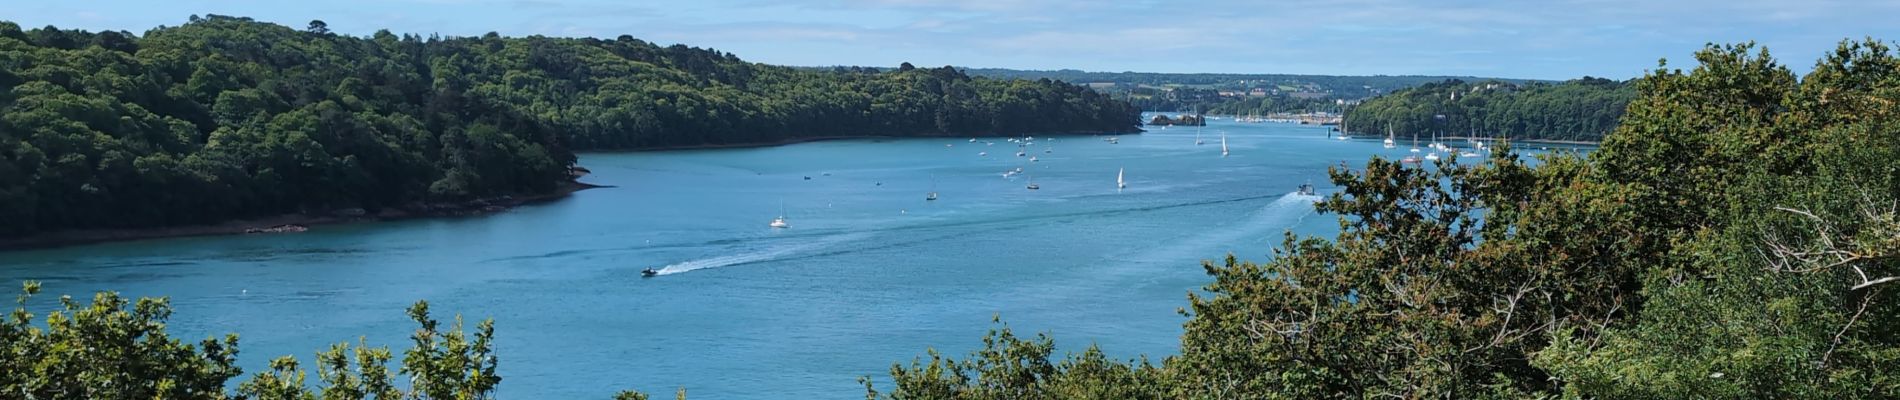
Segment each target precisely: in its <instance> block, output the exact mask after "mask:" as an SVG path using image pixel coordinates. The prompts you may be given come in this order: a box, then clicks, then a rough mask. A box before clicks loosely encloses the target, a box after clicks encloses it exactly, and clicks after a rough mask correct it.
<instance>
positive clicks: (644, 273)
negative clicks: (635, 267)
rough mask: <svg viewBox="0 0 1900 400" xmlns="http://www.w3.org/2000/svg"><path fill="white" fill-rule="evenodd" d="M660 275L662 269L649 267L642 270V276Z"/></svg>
mask: <svg viewBox="0 0 1900 400" xmlns="http://www.w3.org/2000/svg"><path fill="white" fill-rule="evenodd" d="M659 275H660V271H659V270H656V269H652V268H647V269H644V270H641V271H640V277H642V278H652V277H655V276H659Z"/></svg>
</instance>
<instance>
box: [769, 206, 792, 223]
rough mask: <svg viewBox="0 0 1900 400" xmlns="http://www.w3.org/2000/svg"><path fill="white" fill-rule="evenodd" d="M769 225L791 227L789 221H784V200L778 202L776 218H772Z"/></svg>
mask: <svg viewBox="0 0 1900 400" xmlns="http://www.w3.org/2000/svg"><path fill="white" fill-rule="evenodd" d="M770 225H771V226H772V227H773V228H780V229H783V228H790V227H792V224H791V223H790V222H785V202H783V201H780V202H778V218H773V219H772V223H771V224H770Z"/></svg>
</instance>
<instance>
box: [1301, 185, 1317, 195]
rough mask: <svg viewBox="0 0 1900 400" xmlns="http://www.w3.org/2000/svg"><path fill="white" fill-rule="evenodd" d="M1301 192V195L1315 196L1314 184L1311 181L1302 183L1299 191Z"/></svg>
mask: <svg viewBox="0 0 1900 400" xmlns="http://www.w3.org/2000/svg"><path fill="white" fill-rule="evenodd" d="M1299 193H1300V195H1301V196H1314V194H1313V184H1311V183H1302V184H1300V192H1299Z"/></svg>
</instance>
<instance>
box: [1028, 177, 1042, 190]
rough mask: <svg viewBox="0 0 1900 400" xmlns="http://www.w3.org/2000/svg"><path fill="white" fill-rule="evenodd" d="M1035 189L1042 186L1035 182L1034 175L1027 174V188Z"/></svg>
mask: <svg viewBox="0 0 1900 400" xmlns="http://www.w3.org/2000/svg"><path fill="white" fill-rule="evenodd" d="M1036 189H1042V186H1040V185H1037V184H1036V176H1035V175H1030V176H1029V190H1036Z"/></svg>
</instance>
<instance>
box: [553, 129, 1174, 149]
mask: <svg viewBox="0 0 1900 400" xmlns="http://www.w3.org/2000/svg"><path fill="white" fill-rule="evenodd" d="M1142 132H1143V131H1141V130H1135V131H1131V132H1106V131H1074V132H1057V133H1038V134H1033V135H1031V136H1034V135H1041V136H1049V137H1063V136H1101V135H1136V134H1140V133H1142ZM1009 137H1021V136H1018V135H1015V134H996V133H991V134H982V135H940V134H931V135H903V136H896V135H839V136H811V137H802V138H791V139H784V140H775V141H769V142H748V143H709V144H692V145H681V146H658V147H640V148H627V149H599V150H589V151H585V152H584V153H640V152H648V151H673V150H710V149H749V148H759V147H778V146H786V145H794V144H799V143H810V142H823V141H831V140H856V139H943V138H1009Z"/></svg>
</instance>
